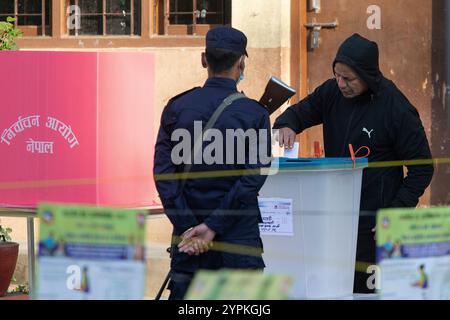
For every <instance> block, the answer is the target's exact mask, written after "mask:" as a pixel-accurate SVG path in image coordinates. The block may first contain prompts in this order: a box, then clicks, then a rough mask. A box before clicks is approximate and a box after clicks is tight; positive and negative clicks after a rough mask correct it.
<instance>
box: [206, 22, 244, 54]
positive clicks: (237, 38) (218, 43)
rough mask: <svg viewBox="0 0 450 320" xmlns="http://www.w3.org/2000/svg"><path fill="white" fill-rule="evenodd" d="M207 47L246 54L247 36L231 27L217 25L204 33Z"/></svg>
mask: <svg viewBox="0 0 450 320" xmlns="http://www.w3.org/2000/svg"><path fill="white" fill-rule="evenodd" d="M206 48H207V49H224V50H230V51H233V52H236V53H239V54H245V55H246V56H247V57H248V54H247V49H246V48H247V37H246V36H245V34H243V33H242V32H241V31H239V30H237V29H234V28H231V27H217V28H214V29H211V30H209V31H208V33H207V34H206Z"/></svg>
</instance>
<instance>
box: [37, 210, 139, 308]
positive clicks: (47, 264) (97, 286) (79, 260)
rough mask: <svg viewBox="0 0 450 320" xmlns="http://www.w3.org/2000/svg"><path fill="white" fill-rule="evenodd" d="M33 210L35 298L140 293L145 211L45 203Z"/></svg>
mask: <svg viewBox="0 0 450 320" xmlns="http://www.w3.org/2000/svg"><path fill="white" fill-rule="evenodd" d="M38 215H39V218H40V224H39V225H40V232H39V253H38V265H37V284H36V285H37V289H36V292H35V298H37V299H51V300H55V299H75V300H105V299H106V300H108V299H121V300H139V299H143V297H144V288H145V260H144V259H145V256H144V245H145V216H146V213H145V212H144V211H140V210H130V209H111V208H98V207H85V206H59V205H51V204H44V205H41V206H39V209H38Z"/></svg>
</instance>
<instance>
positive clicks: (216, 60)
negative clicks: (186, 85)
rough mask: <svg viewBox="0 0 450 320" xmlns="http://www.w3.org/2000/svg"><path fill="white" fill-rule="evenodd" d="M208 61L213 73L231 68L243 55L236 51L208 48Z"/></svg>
mask: <svg viewBox="0 0 450 320" xmlns="http://www.w3.org/2000/svg"><path fill="white" fill-rule="evenodd" d="M205 53H206V61H207V62H208V67H209V68H210V69H211V71H212V72H213V73H222V72H224V71H228V70H230V69H231V68H232V67H233V66H234V64H235V63H236V62H237V61H238V60H239V58H240V57H241V56H242V55H241V54H239V53H236V52H234V51H229V50H224V49H211V48H209V49H208V48H206V52H205Z"/></svg>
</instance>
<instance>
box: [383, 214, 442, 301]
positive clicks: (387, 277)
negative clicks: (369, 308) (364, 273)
mask: <svg viewBox="0 0 450 320" xmlns="http://www.w3.org/2000/svg"><path fill="white" fill-rule="evenodd" d="M376 238H377V261H378V265H379V267H380V283H379V293H380V297H381V298H382V299H405V300H437V299H439V300H449V299H450V207H448V208H424V209H415V210H414V209H413V210H411V209H386V210H381V211H380V212H379V213H378V217H377V229H376Z"/></svg>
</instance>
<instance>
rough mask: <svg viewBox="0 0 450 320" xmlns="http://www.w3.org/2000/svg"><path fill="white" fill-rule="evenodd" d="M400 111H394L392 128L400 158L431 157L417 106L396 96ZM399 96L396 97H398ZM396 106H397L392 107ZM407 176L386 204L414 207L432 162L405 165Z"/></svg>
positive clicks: (428, 158)
mask: <svg viewBox="0 0 450 320" xmlns="http://www.w3.org/2000/svg"><path fill="white" fill-rule="evenodd" d="M396 100H397V101H395V103H397V104H399V105H401V106H402V107H403V108H401V109H402V111H400V112H399V111H397V112H396V113H395V114H394V122H393V123H394V125H393V128H392V129H393V130H392V135H393V137H392V138H393V140H394V148H395V150H396V151H397V153H398V156H399V159H401V160H406V161H407V160H418V161H420V160H421V159H422V160H424V159H427V160H429V161H431V159H432V156H431V151H430V147H429V144H428V140H427V137H426V135H425V131H424V128H423V126H422V122H421V120H420V117H419V113H418V112H417V110H416V109H415V108H414V107H413V106H412V105H410V104H409V102H408V101H405V100H406V99H396ZM399 100H400V101H399ZM396 109H398V108H396ZM406 167H407V169H408V173H407V176H406V177H405V178H404V179H403V183H402V185H401V186H400V189H399V190H398V192H397V195H396V197H395V198H394V200H393V201H392V203H391V205H390V207H394V208H400V207H415V206H417V203H418V202H419V198H420V197H421V196H422V195H423V193H424V192H425V189H426V188H427V187H428V185H429V184H430V182H431V179H432V177H433V172H434V168H433V165H432V164H421V165H407V166H406Z"/></svg>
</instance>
